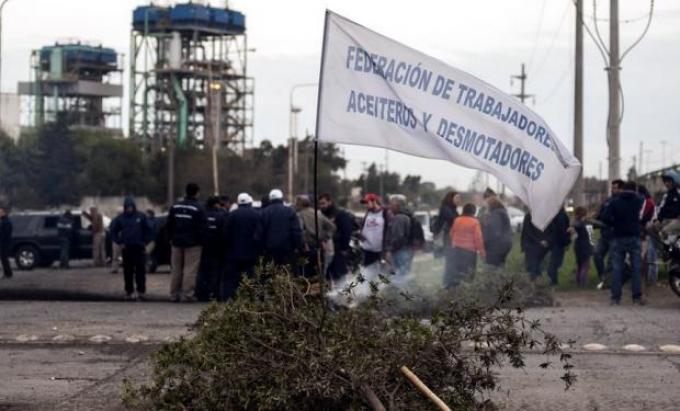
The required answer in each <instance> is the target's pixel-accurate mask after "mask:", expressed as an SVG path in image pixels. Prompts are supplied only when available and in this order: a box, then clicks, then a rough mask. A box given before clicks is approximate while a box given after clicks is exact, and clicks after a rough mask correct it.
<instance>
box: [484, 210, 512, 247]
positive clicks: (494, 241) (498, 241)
mask: <svg viewBox="0 0 680 411" xmlns="http://www.w3.org/2000/svg"><path fill="white" fill-rule="evenodd" d="M481 224H482V234H483V237H484V248H486V252H487V254H493V253H499V254H502V253H505V252H508V251H510V249H511V248H512V225H511V224H510V217H509V216H508V210H506V209H505V207H494V208H491V209H489V211H488V212H487V213H486V215H485V216H484V217H483V218H482V221H481Z"/></svg>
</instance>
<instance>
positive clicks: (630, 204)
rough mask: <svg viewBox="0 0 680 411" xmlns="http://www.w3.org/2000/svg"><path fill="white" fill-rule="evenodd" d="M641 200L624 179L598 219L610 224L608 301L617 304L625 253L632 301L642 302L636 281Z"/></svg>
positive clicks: (619, 298) (637, 281)
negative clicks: (621, 188)
mask: <svg viewBox="0 0 680 411" xmlns="http://www.w3.org/2000/svg"><path fill="white" fill-rule="evenodd" d="M643 202H644V200H643V199H642V197H641V196H639V195H638V193H637V192H636V184H635V183H634V182H631V181H629V182H626V183H625V184H624V185H623V191H621V192H620V193H619V194H618V195H617V196H616V197H614V198H613V199H612V201H611V202H610V203H609V205H608V206H607V207H606V208H605V209H604V210H603V215H602V222H603V223H605V224H607V225H609V226H610V227H612V243H611V257H612V266H613V269H614V273H613V277H614V278H613V279H612V285H611V303H612V305H618V304H620V303H621V287H622V283H623V276H624V270H625V261H626V255H628V256H629V257H630V262H631V266H632V267H631V268H632V272H631V287H632V289H633V304H643V301H642V289H641V284H640V283H641V280H640V267H641V245H640V234H641V229H642V227H641V223H640V211H641V210H642V205H643Z"/></svg>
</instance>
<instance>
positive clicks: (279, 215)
mask: <svg viewBox="0 0 680 411" xmlns="http://www.w3.org/2000/svg"><path fill="white" fill-rule="evenodd" d="M261 217H262V240H263V247H264V255H265V257H266V258H267V259H268V260H270V261H273V262H274V263H275V264H277V265H291V264H293V263H294V262H295V253H296V252H298V251H300V250H301V248H302V227H301V225H300V220H299V219H298V217H297V214H296V213H295V210H293V209H292V208H291V207H288V206H286V205H284V204H283V192H281V190H277V189H274V190H272V191H271V192H270V193H269V205H268V206H267V208H265V209H264V210H262V211H261Z"/></svg>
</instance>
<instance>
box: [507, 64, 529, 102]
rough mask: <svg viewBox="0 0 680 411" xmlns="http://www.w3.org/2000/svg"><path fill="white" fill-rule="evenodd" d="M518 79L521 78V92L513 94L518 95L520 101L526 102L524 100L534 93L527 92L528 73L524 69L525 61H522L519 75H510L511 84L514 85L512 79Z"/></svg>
mask: <svg viewBox="0 0 680 411" xmlns="http://www.w3.org/2000/svg"><path fill="white" fill-rule="evenodd" d="M514 79H517V80H519V82H520V83H519V94H513V96H515V97H517V98H518V99H519V101H521V102H522V104H524V100H526V99H528V98H529V97H533V96H534V95H533V94H527V93H526V88H525V86H526V81H527V73H526V71H525V70H524V63H522V72H521V74H519V75H514V76H511V77H510V85H512V80H514Z"/></svg>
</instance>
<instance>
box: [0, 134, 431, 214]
mask: <svg viewBox="0 0 680 411" xmlns="http://www.w3.org/2000/svg"><path fill="white" fill-rule="evenodd" d="M298 150H299V152H298V172H297V174H296V178H295V182H294V184H295V192H296V193H311V192H312V189H313V175H314V174H313V141H312V139H311V138H309V137H308V138H306V139H304V140H302V141H300V142H299V144H298ZM211 155H212V154H211V152H210V150H200V149H197V148H194V147H178V148H177V150H176V157H175V170H176V171H175V173H176V179H175V181H176V187H175V193H181V192H182V189H183V185H184V184H185V183H186V182H187V181H194V182H196V183H198V184H199V185H200V186H201V187H203V188H204V194H207V193H211V192H212V191H213V176H212V167H211V164H212V158H211ZM167 161H168V156H167V153H166V152H159V153H155V154H148V153H146V154H145V153H144V152H143V151H142V150H140V148H139V146H138V145H137V144H136V143H135V142H134V141H132V140H130V139H126V138H123V137H122V136H120V135H114V134H111V133H106V132H101V131H91V130H83V129H69V128H68V127H66V126H65V125H64V124H63V123H59V122H57V123H50V124H46V125H45V126H43V127H41V128H38V129H32V130H28V131H26V132H24V133H22V135H21V136H20V137H19V139H18V140H17V141H16V142H15V141H13V140H12V139H11V138H9V137H8V136H7V135H6V134H4V133H2V132H0V195H1V196H2V197H4V199H5V201H6V202H8V203H9V205H10V206H12V207H13V208H17V209H40V208H49V207H58V206H61V205H76V204H79V203H80V200H81V199H82V198H83V197H85V196H123V195H134V196H146V197H147V198H149V199H150V200H151V201H152V202H154V203H157V204H164V203H165V201H166V193H167V184H168V181H167V177H166V176H167V174H166V173H167V165H168V164H167ZM346 166H347V159H345V158H344V157H343V155H342V153H341V151H340V150H339V149H338V147H337V146H335V145H333V144H322V145H320V146H319V157H318V177H317V178H318V187H319V192H327V193H329V194H331V195H332V196H334V197H335V198H337V199H338V200H339V201H340V203H344V204H347V201H348V199H349V196H350V193H351V191H352V188H353V187H360V188H361V191H363V192H375V193H379V194H387V193H401V194H405V195H407V197H408V198H409V199H411V200H412V201H414V202H415V203H418V205H420V206H430V207H436V206H437V205H438V203H439V200H440V199H441V197H442V195H443V191H444V190H437V188H436V187H435V185H434V184H433V183H428V182H422V181H421V177H420V176H415V175H407V176H404V177H402V176H401V175H400V174H399V173H395V172H388V171H385V170H379V167H378V166H377V165H376V164H375V163H374V164H371V165H370V166H369V167H368V168H367V169H366V170H365V172H364V173H363V174H362V175H360V176H359V178H356V179H344V178H342V176H341V171H342V170H344V169H345V167H346ZM218 171H219V174H218V175H219V189H220V191H221V192H224V193H227V194H231V195H235V194H236V193H238V192H243V191H246V192H249V193H251V194H252V195H253V196H254V197H255V198H256V199H257V198H260V197H262V196H264V195H266V194H267V193H268V192H269V190H271V189H272V188H274V187H279V188H283V189H285V188H286V187H287V172H288V147H287V146H284V145H274V144H272V143H271V142H270V141H269V140H263V141H262V142H261V143H260V145H259V146H257V147H253V148H249V149H247V150H246V151H245V152H244V153H242V154H237V153H234V152H233V151H229V150H221V151H220V152H219V154H218Z"/></svg>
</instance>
